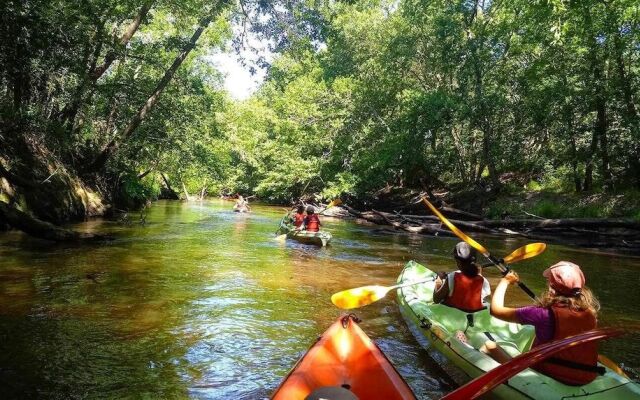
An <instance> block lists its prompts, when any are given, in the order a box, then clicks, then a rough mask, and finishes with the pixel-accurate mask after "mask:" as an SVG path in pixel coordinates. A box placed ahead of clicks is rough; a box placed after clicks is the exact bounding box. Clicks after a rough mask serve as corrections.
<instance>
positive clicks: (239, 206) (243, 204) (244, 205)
mask: <svg viewBox="0 0 640 400" xmlns="http://www.w3.org/2000/svg"><path fill="white" fill-rule="evenodd" d="M233 209H234V210H239V211H242V210H243V209H246V210H247V211H251V207H249V202H248V201H247V200H245V198H244V197H242V195H238V199H237V200H236V204H235V205H234V206H233Z"/></svg>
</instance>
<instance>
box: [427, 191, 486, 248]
mask: <svg viewBox="0 0 640 400" xmlns="http://www.w3.org/2000/svg"><path fill="white" fill-rule="evenodd" d="M422 201H423V202H424V204H426V205H427V207H429V208H430V209H431V211H433V213H434V214H435V215H437V216H438V218H440V221H442V222H443V223H444V224H445V225H446V226H447V227H449V229H451V232H453V233H455V235H456V236H457V237H459V238H460V239H462V240H464V241H465V242H467V243H469V246H471V247H473V248H474V249H476V250H478V251H479V252H480V253H482V255H484V256H487V257H488V256H489V251H488V250H487V249H485V248H484V246H482V245H481V244H480V243H478V242H476V241H475V240H473V239H471V238H470V237H469V236H467V235H466V234H465V233H464V232H462V231H461V230H460V229H458V228H457V227H456V226H455V225H454V224H452V223H451V221H449V220H448V219H447V218H446V217H445V216H444V215H442V214H441V213H440V211H438V209H437V208H435V207H434V206H433V204H431V203H430V202H429V200H427V199H426V198H424V197H423V198H422Z"/></svg>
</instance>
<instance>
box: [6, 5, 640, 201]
mask: <svg viewBox="0 0 640 400" xmlns="http://www.w3.org/2000/svg"><path fill="white" fill-rule="evenodd" d="M1 7H2V9H0V11H1V14H0V15H1V17H0V18H2V23H1V24H0V88H1V89H2V90H1V91H0V107H1V113H0V118H1V121H0V123H1V125H2V128H1V131H0V135H1V136H0V141H1V142H2V143H3V144H4V145H5V146H3V149H0V167H1V168H0V174H1V175H2V176H3V177H4V178H5V179H6V180H7V181H9V182H10V183H11V184H13V185H15V186H21V183H24V182H19V179H17V178H16V177H17V176H25V174H26V172H25V171H29V172H30V174H31V176H28V175H29V174H26V175H27V178H28V179H29V180H40V181H41V180H44V179H45V178H46V177H47V175H49V173H50V171H48V170H47V171H44V170H42V171H41V170H38V169H37V168H36V169H34V168H32V165H31V164H33V160H32V159H33V156H34V153H36V155H38V154H40V156H42V154H46V155H47V157H48V158H47V159H48V160H49V161H47V163H49V164H51V163H52V162H53V163H54V164H55V165H57V167H56V168H55V169H59V168H62V169H64V170H65V171H67V172H68V173H69V174H70V175H74V176H78V177H80V179H82V180H83V181H84V182H88V185H89V186H92V187H94V188H97V189H98V190H99V191H100V192H101V193H102V194H103V195H104V196H106V197H108V198H111V199H113V200H116V201H123V202H124V203H130V204H131V202H132V199H133V203H135V202H136V201H137V202H139V201H143V200H144V199H146V198H149V197H153V196H156V195H157V194H158V192H159V190H160V187H161V186H162V185H165V184H166V182H169V183H170V184H173V185H174V187H175V188H177V189H180V190H184V191H186V192H188V193H194V192H199V193H204V192H208V193H215V194H218V193H234V192H242V193H246V194H256V195H257V196H259V197H260V198H263V199H265V200H268V201H274V202H286V201H291V200H293V199H296V198H298V197H300V196H302V195H305V194H312V193H313V194H316V195H319V196H321V197H325V198H331V197H335V196H338V195H351V196H354V197H361V198H362V197H366V196H369V195H371V194H373V193H376V192H377V191H379V190H381V189H384V188H389V187H405V188H433V187H445V188H461V187H475V188H484V189H486V190H492V191H500V190H504V189H509V188H510V186H513V185H516V186H520V187H522V186H524V185H529V186H532V185H533V186H535V185H539V186H544V187H547V188H553V189H554V190H558V191H565V192H571V191H577V192H583V191H586V192H614V191H624V190H627V189H631V188H640V118H639V116H638V111H637V108H638V97H639V95H640V94H639V92H638V86H639V84H640V82H639V78H638V76H639V75H640V60H639V58H640V51H639V49H640V34H639V31H640V29H639V28H640V6H639V5H638V2H637V1H631V0H608V1H595V0H593V1H592V0H588V1H581V2H576V1H566V0H542V1H520V0H517V1H511V2H503V1H488V0H487V1H481V0H474V1H469V0H455V1H442V0H401V1H395V0H394V1H391V0H362V1H337V2H336V1H324V2H322V1H309V0H298V1H286V2H285V1H273V2H264V1H259V0H241V1H240V2H237V3H234V2H227V1H218V2H210V1H202V0H181V1H178V2H165V1H162V0H144V1H142V0H136V1H134V0H119V1H110V2H99V1H93V0H88V1H82V2H68V1H64V0H57V1H39V0H33V1H27V2H25V1H17V0H16V1H12V0H9V1H7V2H4V3H3V5H2V6H1ZM249 33H252V34H254V35H258V36H259V37H261V38H262V39H264V40H268V41H269V43H271V47H272V50H273V51H274V52H275V54H276V57H275V60H273V62H270V63H268V64H266V61H265V60H262V64H261V65H260V66H262V67H265V68H267V71H268V73H267V78H266V80H265V82H264V83H263V84H262V85H261V87H260V88H259V90H258V91H257V92H256V93H255V94H253V95H252V96H251V97H250V98H249V99H247V100H242V101H240V100H234V99H232V98H230V97H229V96H228V95H227V94H226V93H225V92H224V90H223V89H222V82H223V79H224V77H223V76H222V75H221V73H220V72H219V71H217V70H216V68H215V66H213V65H212V63H211V62H210V57H209V56H210V55H211V54H212V53H213V52H216V51H222V50H223V49H230V48H234V47H235V48H238V47H240V46H242V45H243V44H244V43H245V42H246V40H247V39H246V36H247V35H248V34H249ZM256 67H258V66H256ZM24 143H27V144H29V143H31V145H30V146H26V147H25V145H24ZM33 143H37V144H38V145H37V146H35V147H34V145H33ZM25 148H29V149H30V151H28V152H27V151H26V150H25ZM36 148H37V149H39V150H37V149H36ZM38 152H40V153H38ZM26 153H29V155H27V154H26ZM52 160H54V161H52ZM161 176H162V177H164V178H165V179H164V182H163V179H161V178H160V177H161ZM136 199H137V200H136Z"/></svg>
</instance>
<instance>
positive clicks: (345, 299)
mask: <svg viewBox="0 0 640 400" xmlns="http://www.w3.org/2000/svg"><path fill="white" fill-rule="evenodd" d="M435 279H436V278H435V277H432V278H429V279H423V280H420V281H415V282H405V283H400V284H397V285H393V286H381V285H369V286H361V287H359V288H354V289H347V290H343V291H342V292H338V293H334V294H333V296H331V302H332V303H333V304H334V305H335V306H336V307H338V308H342V309H343V310H349V309H352V308H358V307H362V306H366V305H368V304H371V303H375V302H376V301H378V300H380V299H382V298H383V297H385V296H386V295H387V293H389V292H390V291H392V290H393V289H399V288H402V287H405V286H411V285H417V284H419V283H425V282H433V281H434V280H435Z"/></svg>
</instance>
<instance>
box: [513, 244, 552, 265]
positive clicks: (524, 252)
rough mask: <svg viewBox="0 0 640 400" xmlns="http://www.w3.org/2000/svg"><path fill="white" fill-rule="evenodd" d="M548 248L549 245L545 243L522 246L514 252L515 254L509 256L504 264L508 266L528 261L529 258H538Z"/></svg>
mask: <svg viewBox="0 0 640 400" xmlns="http://www.w3.org/2000/svg"><path fill="white" fill-rule="evenodd" d="M546 248H547V245H546V244H545V243H530V244H528V245H526V246H522V247H520V248H518V249H516V250H514V251H513V253H511V254H509V255H508V256H506V257H505V258H504V262H505V263H507V264H511V263H514V262H518V261H521V260H526V259H527V258H531V257H535V256H537V255H538V254H540V253H542V252H543V251H544V250H545V249H546Z"/></svg>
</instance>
